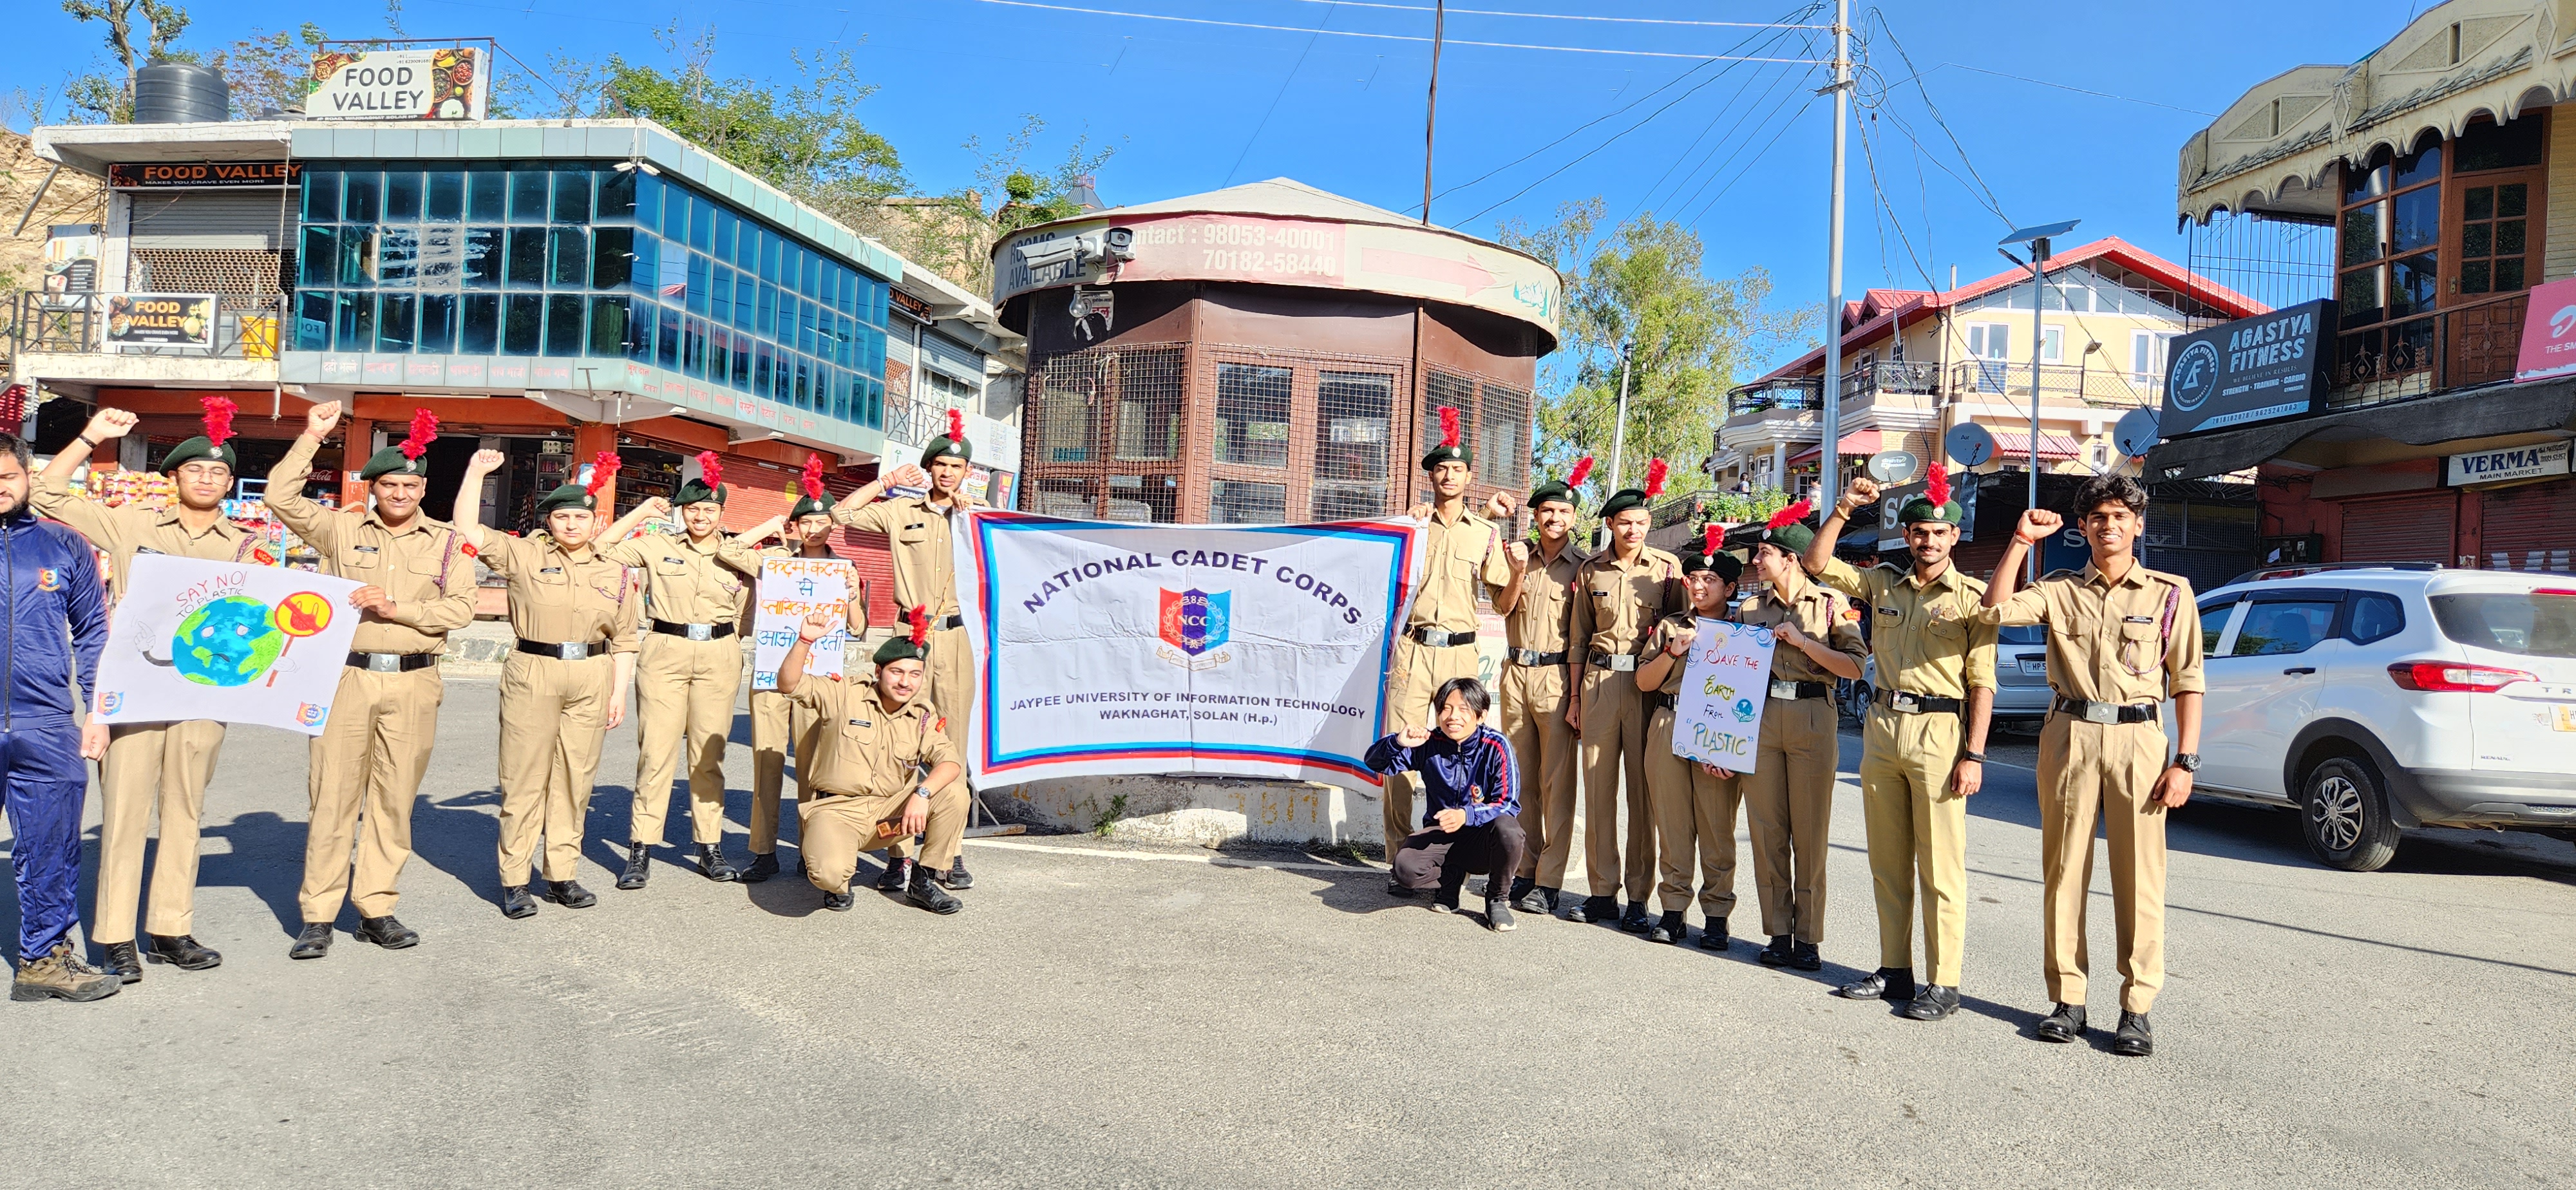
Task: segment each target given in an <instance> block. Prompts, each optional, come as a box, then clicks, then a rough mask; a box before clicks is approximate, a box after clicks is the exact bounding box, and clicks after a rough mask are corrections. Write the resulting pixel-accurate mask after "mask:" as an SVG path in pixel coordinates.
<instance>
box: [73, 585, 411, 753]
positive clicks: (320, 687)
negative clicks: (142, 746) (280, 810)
mask: <svg viewBox="0 0 2576 1190" xmlns="http://www.w3.org/2000/svg"><path fill="white" fill-rule="evenodd" d="M359 585H360V584H358V583H354V582H351V581H349V580H347V579H341V578H331V577H328V576H325V575H319V574H311V573H307V572H305V571H301V570H289V569H286V568H283V567H278V566H262V565H260V564H258V563H256V562H209V561H206V560H204V559H201V558H176V557H171V556H170V555H167V554H137V555H135V557H134V563H133V566H132V567H131V569H130V570H129V571H128V574H127V577H126V582H125V598H124V599H121V600H119V601H118V602H117V605H116V611H115V612H114V614H113V616H112V618H111V620H110V622H109V626H108V632H107V654H106V656H105V657H103V658H102V659H101V660H100V661H99V665H98V707H99V711H100V715H101V718H103V719H105V720H106V721H107V722H109V723H161V722H168V721H172V720H178V719H216V720H221V721H223V722H225V723H256V724H259V725H261V726H263V727H279V728H284V729H286V730H288V731H300V732H303V733H304V734H306V735H320V734H322V725H323V723H324V721H326V720H328V719H329V718H330V717H331V699H332V697H333V696H334V695H335V694H336V693H337V692H338V691H339V688H340V669H341V666H342V665H343V664H344V663H345V662H346V661H347V660H348V656H349V640H350V638H351V637H353V636H355V635H357V631H358V615H359V613H358V611H357V609H355V608H352V607H350V606H349V593H350V592H352V591H355V590H357V589H358V587H359Z"/></svg>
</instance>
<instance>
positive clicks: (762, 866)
mask: <svg viewBox="0 0 2576 1190" xmlns="http://www.w3.org/2000/svg"><path fill="white" fill-rule="evenodd" d="M777 874H778V853H777V852H775V851H771V852H767V853H762V852H757V851H755V852H753V853H752V854H751V866H750V867H748V868H744V869H743V870H742V882H743V883H745V884H758V883H760V882H761V881H763V880H767V879H769V878H770V877H772V876H775V875H777Z"/></svg>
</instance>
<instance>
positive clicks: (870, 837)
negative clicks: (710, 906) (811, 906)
mask: <svg viewBox="0 0 2576 1190" xmlns="http://www.w3.org/2000/svg"><path fill="white" fill-rule="evenodd" d="M904 618H905V619H906V620H908V621H910V622H911V624H912V634H911V635H910V636H908V637H903V636H898V637H896V638H894V639H892V640H889V641H887V642H886V643H884V644H883V645H880V646H878V647H877V652H876V664H877V675H876V684H875V688H874V689H873V690H872V691H869V692H867V693H868V694H873V695H874V697H868V696H867V695H866V694H863V693H861V691H859V690H858V689H855V688H853V687H852V686H850V685H849V684H847V683H844V682H842V681H840V680H839V679H836V678H807V677H806V676H805V654H806V652H807V650H809V649H810V648H812V647H813V644H814V642H815V641H817V640H819V639H821V638H822V637H823V635H824V634H826V633H828V632H830V631H832V630H833V629H834V628H835V627H838V625H836V624H834V623H833V622H832V617H831V616H828V615H824V614H822V613H820V612H817V613H815V614H814V615H810V616H807V617H805V622H804V623H803V624H801V625H799V626H798V628H797V632H796V643H795V644H793V645H791V646H789V647H788V649H787V656H786V657H785V658H783V659H781V660H780V661H779V663H778V692H779V693H780V694H784V695H786V696H787V697H788V699H789V700H790V701H792V702H793V703H794V704H795V705H797V706H800V707H803V708H805V709H806V710H808V711H811V712H813V714H814V717H815V719H816V720H817V723H816V725H815V731H814V741H815V745H816V746H815V748H814V755H813V756H812V757H811V758H810V759H809V758H807V757H804V756H801V755H800V756H798V757H797V758H796V765H797V770H798V772H799V774H800V775H804V774H806V773H810V774H811V776H812V779H813V788H814V796H813V797H811V798H807V797H804V796H802V795H799V797H798V798H797V800H796V812H797V824H798V835H797V837H798V838H799V839H800V840H802V842H801V844H800V845H801V846H802V847H803V848H804V850H805V878H806V879H808V880H810V881H812V882H813V884H814V887H816V888H819V889H821V890H823V907H824V908H826V909H847V908H849V907H850V877H851V876H852V875H853V874H854V873H856V872H857V871H858V866H859V853H860V852H862V851H876V850H879V849H881V848H885V847H888V846H890V845H892V844H894V843H897V842H901V841H905V840H909V839H911V838H912V837H913V836H915V835H920V834H924V833H925V831H926V832H927V840H926V846H925V847H924V849H923V855H922V857H921V861H920V863H918V864H916V863H915V862H914V861H912V860H911V859H908V858H904V857H900V856H890V857H888V858H887V860H886V871H885V878H884V879H882V880H879V881H878V882H877V889H878V891H880V892H900V893H902V894H904V898H905V899H906V900H909V901H911V902H912V903H913V904H915V905H919V906H921V907H922V908H924V909H927V910H929V911H931V912H933V913H955V912H957V911H958V910H959V909H961V908H964V904H963V903H962V902H960V901H959V900H958V899H957V898H955V897H952V896H949V895H948V890H946V889H943V888H941V887H940V886H939V883H938V882H937V881H936V880H934V879H932V878H931V873H932V872H933V871H940V872H945V871H947V870H948V869H949V865H951V864H953V863H955V862H956V861H957V853H958V852H959V851H960V850H961V849H962V848H963V846H964V843H965V839H966V798H967V793H966V785H965V783H964V782H963V781H960V780H958V778H959V777H960V776H962V775H964V766H963V765H960V764H959V763H958V760H957V745H956V744H954V743H951V742H950V741H949V739H948V736H947V735H946V734H945V733H944V732H942V731H941V730H940V729H939V724H938V720H939V712H938V710H937V709H936V708H935V707H933V706H932V705H931V703H930V701H929V700H928V699H926V698H923V697H922V684H923V681H924V676H925V673H926V671H925V670H924V669H923V664H922V659H923V658H924V657H925V656H927V655H928V652H929V650H928V648H927V638H928V637H929V635H930V620H929V613H928V612H927V611H926V610H925V609H923V608H919V607H915V608H913V609H912V610H911V611H909V612H907V613H905V617H904Z"/></svg>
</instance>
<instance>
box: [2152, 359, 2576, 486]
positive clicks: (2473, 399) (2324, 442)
mask: <svg viewBox="0 0 2576 1190" xmlns="http://www.w3.org/2000/svg"><path fill="white" fill-rule="evenodd" d="M2550 430H2576V379H2564V380H2544V381H2540V382H2537V383H2534V384H2490V385H2485V386H2482V387H2479V388H2469V389H2460V390H2457V391H2454V392H2448V393H2443V394H2441V395H2439V396H2432V397H2422V398H2418V399H2416V400H2412V401H2391V402H2388V403H2387V404H2384V405H2371V406H2366V407H2364V408H2360V409H2346V410H2342V411H2339V412H2333V413H2325V414H2320V415H2318V416H2316V417H2302V418H2296V419H2293V420H2290V421H2276V422H2267V423H2264V424H2262V425H2257V426H2246V427H2244V428H2243V429H2236V430H2221V431H2219V432H2218V433H2215V434H2199V435H2195V436H2193V437H2189V438H2180V439H2176V440H2174V441H2172V442H2167V443H2165V444H2163V445H2161V446H2158V447H2156V449H2155V450H2154V451H2153V452H2152V453H2150V454H2148V455H2147V475H2148V477H2149V478H2150V479H2156V480H2167V479H2200V478H2202V477H2205V476H2211V475H2226V474H2229V473H2230V472H2236V471H2242V470H2245V469H2246V468H2248V467H2252V466H2255V465H2257V464H2260V463H2264V462H2268V461H2270V460H2272V459H2276V458H2288V459H2290V460H2292V461H2294V462H2302V463H2307V464H2310V465H2312V466H2342V465H2345V464H2344V460H2343V459H2341V458H2339V457H2337V455H2338V452H2337V451H2336V449H2335V448H2336V447H2337V446H2338V445H2339V444H2347V443H2355V442H2363V441H2368V440H2373V439H2385V440H2389V441H2394V442H2403V443H2406V444H2407V445H2409V446H2435V445H2438V444H2440V443H2444V442H2465V441H2468V440H2470V439H2475V438H2494V437H2501V436H2504V435H2507V434H2530V433H2540V432H2545V431H2550ZM2302 456H2306V457H2302Z"/></svg>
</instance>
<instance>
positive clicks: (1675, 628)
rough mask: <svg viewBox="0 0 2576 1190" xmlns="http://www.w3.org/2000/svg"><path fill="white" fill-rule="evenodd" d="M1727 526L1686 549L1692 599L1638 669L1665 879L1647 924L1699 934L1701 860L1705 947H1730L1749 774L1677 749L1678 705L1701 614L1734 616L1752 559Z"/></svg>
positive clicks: (1672, 934)
mask: <svg viewBox="0 0 2576 1190" xmlns="http://www.w3.org/2000/svg"><path fill="white" fill-rule="evenodd" d="M1724 535H1725V530H1723V529H1720V528H1719V527H1717V526H1715V525H1710V526H1709V527H1708V528H1707V529H1706V530H1704V531H1703V534H1702V541H1701V543H1700V547H1699V548H1698V549H1696V550H1692V551H1691V552H1689V553H1686V554H1683V555H1682V556H1681V559H1682V575H1683V578H1684V581H1686V582H1687V583H1688V584H1689V587H1690V600H1691V603H1690V606H1689V607H1688V608H1685V609H1683V610H1681V611H1679V612H1675V613H1674V614H1672V615H1669V616H1666V617H1664V620H1663V622H1662V623H1660V624H1657V625H1656V626H1655V634H1654V635H1653V636H1652V637H1650V638H1648V639H1647V641H1646V648H1647V650H1648V655H1649V658H1650V659H1649V660H1648V661H1647V662H1646V663H1645V664H1644V665H1641V666H1638V667H1637V688H1638V689H1640V690H1644V691H1646V692H1647V694H1646V705H1647V707H1648V708H1649V711H1650V713H1649V714H1648V716H1647V719H1646V789H1647V792H1649V793H1650V794H1652V795H1653V798H1654V812H1655V841H1656V852H1657V855H1658V859H1657V860H1656V867H1657V871H1658V873H1659V874H1660V875H1661V877H1662V880H1661V882H1660V883H1658V884H1657V885H1656V886H1655V892H1656V897H1657V899H1658V900H1659V901H1660V902H1661V903H1662V905H1663V910H1664V912H1663V916H1661V917H1659V918H1656V919H1655V928H1653V929H1651V930H1648V931H1646V941H1648V942H1668V943H1673V944H1676V945H1678V944H1679V943H1680V942H1681V940H1682V939H1683V938H1685V937H1687V936H1689V934H1690V926H1689V925H1688V924H1687V923H1686V922H1685V921H1684V920H1683V918H1682V911H1683V910H1684V909H1686V908H1688V907H1689V906H1690V902H1691V861H1692V857H1693V854H1694V853H1696V854H1697V857H1698V861H1699V911H1700V914H1701V916H1702V917H1704V918H1705V919H1706V920H1705V921H1704V922H1703V924H1702V928H1701V930H1700V933H1699V944H1700V948H1701V949H1703V950H1724V949H1726V944H1727V933H1726V918H1727V915H1728V914H1731V913H1733V912H1735V820H1736V816H1737V815H1736V810H1737V808H1738V807H1739V806H1741V805H1742V804H1743V801H1744V786H1743V781H1744V779H1743V778H1742V777H1728V776H1721V775H1719V773H1718V771H1717V769H1716V768H1714V767H1712V766H1710V765H1708V764H1704V763H1702V762H1700V761H1696V760H1689V759H1686V758H1683V757H1680V756H1676V755H1674V754H1673V722H1674V720H1675V715H1674V708H1675V705H1676V704H1677V702H1678V701H1679V698H1680V695H1681V692H1682V671H1684V670H1685V669H1688V668H1689V660H1690V651H1691V646H1692V644H1694V643H1695V642H1696V641H1697V640H1698V639H1699V627H1698V625H1697V624H1696V623H1695V622H1694V621H1697V620H1726V619H1732V618H1734V612H1735V580H1737V579H1739V578H1742V577H1743V576H1744V564H1743V563H1742V562H1738V561H1736V560H1735V555H1733V554H1730V553H1727V552H1725V551H1724V550H1722V549H1721V548H1719V546H1720V540H1719V539H1720V538H1722V537H1723V536H1724Z"/></svg>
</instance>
